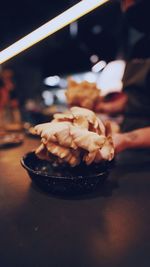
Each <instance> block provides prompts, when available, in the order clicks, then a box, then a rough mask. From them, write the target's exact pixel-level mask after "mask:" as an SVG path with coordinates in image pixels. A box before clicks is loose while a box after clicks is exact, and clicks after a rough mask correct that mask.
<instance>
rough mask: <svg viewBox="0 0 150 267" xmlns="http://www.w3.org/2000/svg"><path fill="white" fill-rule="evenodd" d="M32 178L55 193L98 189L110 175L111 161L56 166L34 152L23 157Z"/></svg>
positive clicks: (40, 185)
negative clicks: (41, 158)
mask: <svg viewBox="0 0 150 267" xmlns="http://www.w3.org/2000/svg"><path fill="white" fill-rule="evenodd" d="M21 164H22V166H23V167H24V168H25V169H26V171H27V172H28V174H29V176H30V178H31V179H32V180H33V181H34V182H35V183H36V184H37V185H38V186H39V187H40V188H41V189H43V190H44V191H46V192H50V193H55V194H80V193H82V194H83V193H89V192H91V191H93V190H97V189H98V188H99V187H100V186H101V185H102V182H103V181H104V180H105V179H106V178H107V177H108V174H109V169H110V166H111V163H108V162H103V163H101V164H97V165H96V164H93V165H90V166H86V165H84V164H80V165H79V166H78V167H74V168H71V167H69V166H66V167H54V166H52V164H51V163H49V162H48V161H45V160H40V159H39V158H37V156H36V155H35V153H34V152H29V153H27V154H26V155H25V156H24V157H23V158H22V159H21Z"/></svg>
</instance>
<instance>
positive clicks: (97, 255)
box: [0, 138, 150, 267]
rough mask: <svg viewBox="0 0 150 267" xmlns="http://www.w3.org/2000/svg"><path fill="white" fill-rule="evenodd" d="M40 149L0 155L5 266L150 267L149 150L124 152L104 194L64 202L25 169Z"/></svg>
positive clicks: (30, 145) (0, 254) (1, 261)
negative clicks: (27, 157) (25, 156)
mask: <svg viewBox="0 0 150 267" xmlns="http://www.w3.org/2000/svg"><path fill="white" fill-rule="evenodd" d="M37 144H38V141H37V140H34V139H29V138H26V139H25V142H24V144H23V145H22V146H19V147H17V148H12V149H7V150H0V266H1V267H110V266H111V267H134V266H136V267H149V266H150V151H148V150H145V151H144V150H143V151H133V152H131V151H130V152H126V153H124V154H120V156H119V157H118V158H117V159H116V166H115V167H114V169H113V170H112V172H111V174H110V177H109V179H108V180H107V181H106V182H105V184H104V185H103V188H102V190H101V191H100V192H99V194H97V195H94V194H93V195H87V196H84V197H78V198H72V199H71V198H70V199H67V198H66V199H65V198H58V197H57V198H56V197H54V196H49V195H47V194H45V193H43V192H41V191H40V190H39V189H37V188H36V187H35V186H34V185H33V184H32V183H31V180H30V179H29V177H28V175H27V173H26V172H25V170H24V169H23V168H22V167H21V165H20V158H21V157H22V156H23V154H24V153H26V152H28V151H30V150H32V149H34V148H35V147H36V146H37Z"/></svg>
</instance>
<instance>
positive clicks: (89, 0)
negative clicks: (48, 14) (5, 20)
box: [0, 0, 109, 64]
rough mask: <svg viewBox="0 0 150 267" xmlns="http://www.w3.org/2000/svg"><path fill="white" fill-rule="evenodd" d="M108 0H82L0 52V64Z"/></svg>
mask: <svg viewBox="0 0 150 267" xmlns="http://www.w3.org/2000/svg"><path fill="white" fill-rule="evenodd" d="M108 1H109V0H82V1H80V2H79V3H78V4H76V5H74V6H73V7H71V8H69V9H68V10H66V11H65V12H63V13H61V14H60V15H58V16H57V17H55V18H54V19H52V20H50V21H49V22H47V23H45V24H44V25H42V26H41V27H39V28H38V29H36V30H35V31H33V32H31V33H29V34H28V35H26V36H25V37H23V38H21V39H20V40H19V41H17V42H15V43H14V44H12V45H10V46H9V47H8V48H6V49H4V50H3V51H1V52H0V64H2V63H4V62H5V61H7V60H8V59H10V58H12V57H14V56H15V55H17V54H19V53H20V52H22V51H24V50H26V49H27V48H29V47H31V46H32V45H34V44H36V43H37V42H39V41H41V40H43V39H44V38H46V37H48V36H49V35H51V34H53V33H55V32H57V31H58V30H60V29H62V28H63V27H65V26H67V25H68V24H70V23H72V22H73V21H75V20H77V19H79V18H80V17H82V16H84V15H85V14H87V13H89V12H90V11H92V10H94V9H95V8H97V7H98V6H101V5H102V4H104V3H106V2H108Z"/></svg>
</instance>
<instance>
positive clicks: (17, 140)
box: [0, 133, 23, 149]
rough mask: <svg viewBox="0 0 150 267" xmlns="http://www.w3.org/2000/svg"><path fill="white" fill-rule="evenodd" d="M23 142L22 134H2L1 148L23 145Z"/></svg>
mask: <svg viewBox="0 0 150 267" xmlns="http://www.w3.org/2000/svg"><path fill="white" fill-rule="evenodd" d="M22 143H23V135H22V134H15V133H12V134H3V135H0V148H1V149H2V148H10V147H15V146H18V145H21V144H22Z"/></svg>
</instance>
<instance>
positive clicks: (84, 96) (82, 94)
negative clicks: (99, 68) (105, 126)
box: [66, 79, 101, 110]
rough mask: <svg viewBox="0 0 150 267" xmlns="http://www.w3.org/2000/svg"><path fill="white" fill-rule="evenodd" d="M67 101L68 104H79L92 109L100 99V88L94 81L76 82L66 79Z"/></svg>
mask: <svg viewBox="0 0 150 267" xmlns="http://www.w3.org/2000/svg"><path fill="white" fill-rule="evenodd" d="M66 98H67V103H68V104H69V105H70V106H75V105H76V106H79V107H83V108H87V109H91V110H94V108H95V106H96V104H97V103H98V102H99V101H100V99H101V97H100V90H99V89H98V88H97V86H96V84H95V83H89V82H87V81H83V82H80V83H77V82H76V81H74V80H72V79H68V88H67V91H66Z"/></svg>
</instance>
